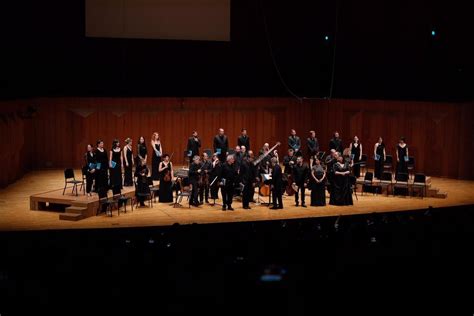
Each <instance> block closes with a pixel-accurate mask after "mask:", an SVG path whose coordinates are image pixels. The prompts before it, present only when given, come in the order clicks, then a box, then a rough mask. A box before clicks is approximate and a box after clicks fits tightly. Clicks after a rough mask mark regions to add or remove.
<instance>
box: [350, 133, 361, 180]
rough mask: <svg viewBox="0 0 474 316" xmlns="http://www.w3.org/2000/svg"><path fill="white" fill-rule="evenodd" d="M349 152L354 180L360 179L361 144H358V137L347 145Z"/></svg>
mask: <svg viewBox="0 0 474 316" xmlns="http://www.w3.org/2000/svg"><path fill="white" fill-rule="evenodd" d="M349 148H350V151H351V159H352V162H353V163H354V166H353V167H352V170H353V172H354V176H355V177H356V178H358V177H360V164H359V162H360V161H361V159H362V144H361V143H360V140H359V137H357V136H354V141H353V142H352V143H351V144H350V145H349Z"/></svg>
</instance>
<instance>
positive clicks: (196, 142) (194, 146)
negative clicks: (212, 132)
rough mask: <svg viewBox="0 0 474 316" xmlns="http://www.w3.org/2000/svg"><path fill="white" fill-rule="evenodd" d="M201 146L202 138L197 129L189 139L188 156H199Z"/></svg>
mask: <svg viewBox="0 0 474 316" xmlns="http://www.w3.org/2000/svg"><path fill="white" fill-rule="evenodd" d="M199 148H201V140H200V139H199V137H198V133H197V132H196V131H193V134H192V136H191V137H189V139H188V147H187V151H188V156H189V157H190V158H192V157H194V156H199Z"/></svg>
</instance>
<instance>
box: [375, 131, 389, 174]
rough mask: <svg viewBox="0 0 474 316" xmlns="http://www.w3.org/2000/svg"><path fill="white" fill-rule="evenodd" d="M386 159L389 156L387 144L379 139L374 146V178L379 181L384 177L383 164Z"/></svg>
mask: <svg viewBox="0 0 474 316" xmlns="http://www.w3.org/2000/svg"><path fill="white" fill-rule="evenodd" d="M386 157H387V155H386V154H385V144H384V142H383V138H382V137H379V140H378V141H377V142H376V143H375V145H374V160H375V170H374V176H375V177H376V178H377V179H380V178H381V177H382V172H383V163H384V161H385V159H386Z"/></svg>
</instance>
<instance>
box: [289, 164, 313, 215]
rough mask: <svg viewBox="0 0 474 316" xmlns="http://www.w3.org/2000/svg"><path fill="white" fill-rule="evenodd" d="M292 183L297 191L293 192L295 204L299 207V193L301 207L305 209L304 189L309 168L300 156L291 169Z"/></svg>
mask: <svg viewBox="0 0 474 316" xmlns="http://www.w3.org/2000/svg"><path fill="white" fill-rule="evenodd" d="M292 176H293V183H294V184H296V186H297V190H296V192H295V204H296V206H299V193H301V206H302V207H306V203H305V189H306V186H307V181H308V179H309V168H308V165H307V164H306V163H304V161H303V157H302V156H300V157H298V158H297V159H296V164H295V165H294V166H293V168H292Z"/></svg>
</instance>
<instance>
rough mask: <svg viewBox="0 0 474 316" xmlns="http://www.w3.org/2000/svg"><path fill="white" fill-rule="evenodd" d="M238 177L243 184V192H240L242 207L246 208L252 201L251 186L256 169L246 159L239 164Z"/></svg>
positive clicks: (252, 192)
mask: <svg viewBox="0 0 474 316" xmlns="http://www.w3.org/2000/svg"><path fill="white" fill-rule="evenodd" d="M240 177H241V179H242V183H243V184H244V190H243V191H242V206H243V207H248V206H249V203H250V201H252V199H253V194H254V187H253V184H254V182H255V178H256V177H257V169H256V168H255V166H254V165H253V164H252V163H250V162H249V161H248V160H247V159H244V160H243V161H242V163H241V164H240Z"/></svg>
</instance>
